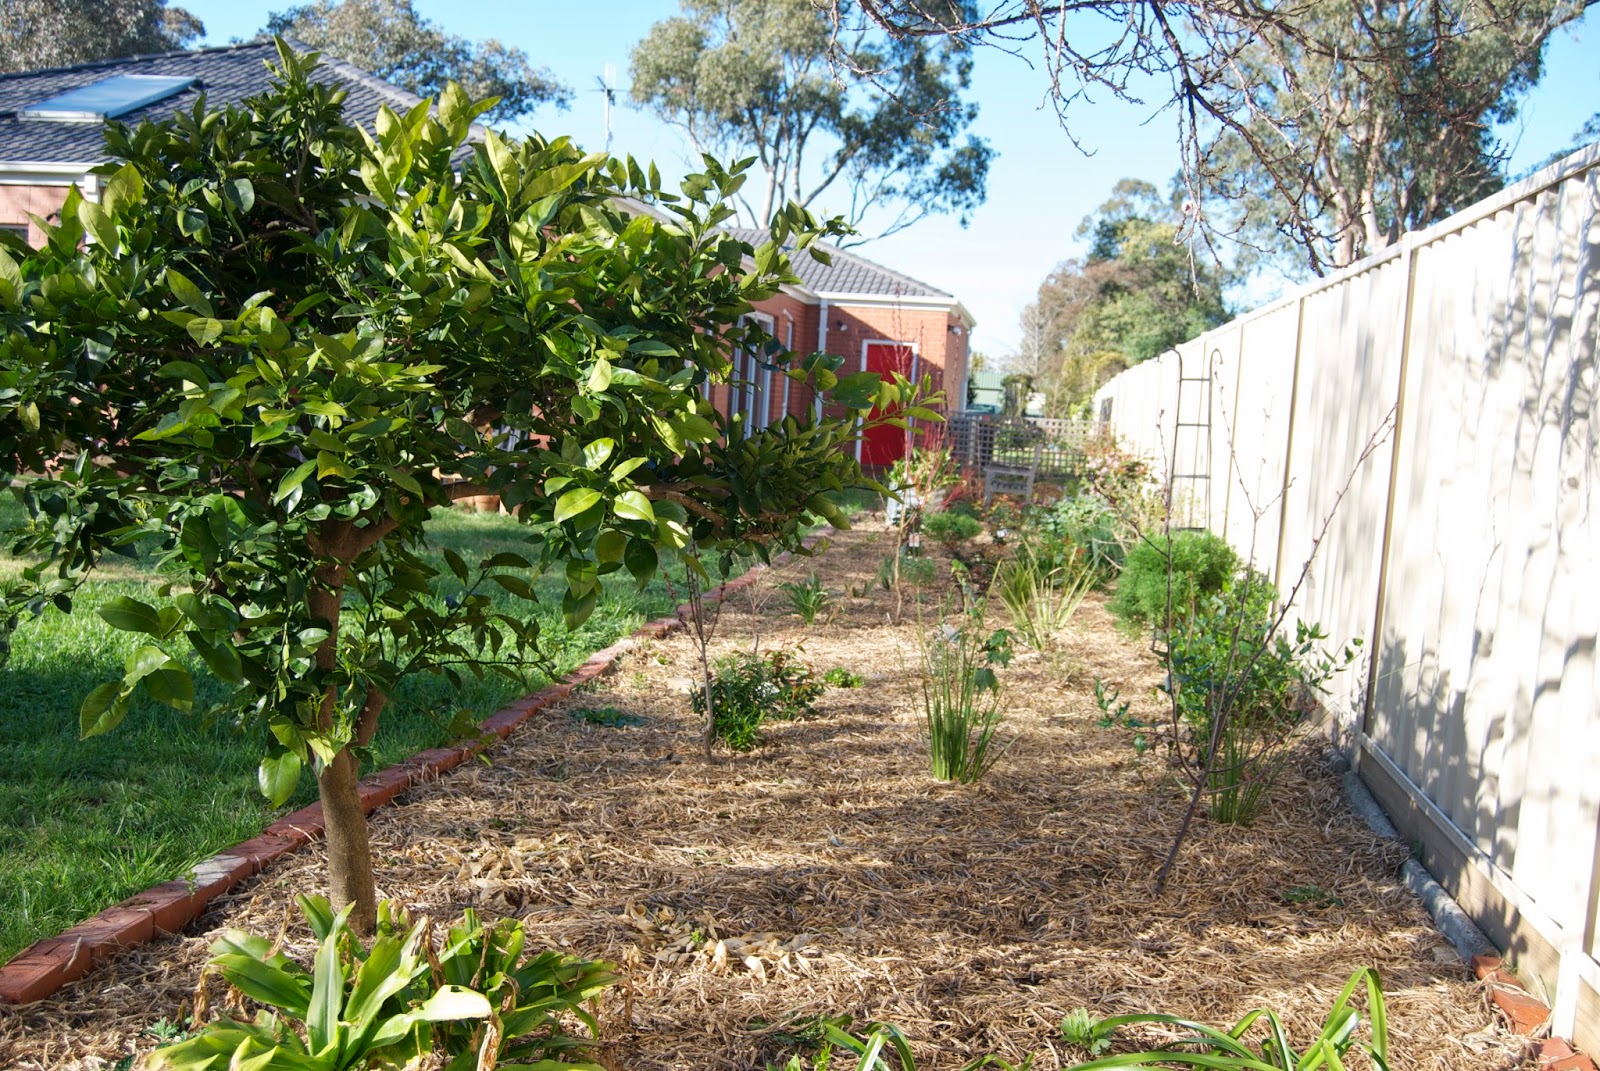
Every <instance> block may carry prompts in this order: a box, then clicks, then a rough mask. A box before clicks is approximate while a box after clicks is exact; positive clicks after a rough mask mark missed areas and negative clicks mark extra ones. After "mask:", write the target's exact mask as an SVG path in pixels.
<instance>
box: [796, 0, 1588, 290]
mask: <svg viewBox="0 0 1600 1071" xmlns="http://www.w3.org/2000/svg"><path fill="white" fill-rule="evenodd" d="M1594 2H1595V0H1504V2H1494V3H1491V2H1489V0H1380V2H1377V3H1357V2H1354V0H1290V2H1288V3H1270V4H1268V3H1256V2H1245V3H1238V2H1235V0H1198V2H1196V3H1190V4H1182V5H1173V4H1168V3H1163V2H1161V0H1131V2H1129V0H996V2H993V3H984V4H979V3H976V2H975V0H932V2H930V0H858V2H857V0H824V3H825V6H826V7H827V8H828V10H829V15H830V18H831V20H832V22H833V24H834V27H835V33H836V35H837V37H838V38H839V39H840V40H848V39H849V37H850V35H852V34H854V33H857V32H859V30H860V28H861V27H862V25H863V24H870V25H872V26H873V27H876V28H878V29H881V30H883V31H884V32H886V33H889V34H890V35H891V36H893V37H896V38H897V39H900V40H930V39H931V40H954V41H957V42H960V43H962V44H964V45H966V46H968V47H977V46H980V45H990V46H993V47H996V48H1000V49H1004V50H1005V51H1008V52H1012V53H1019V54H1024V55H1027V56H1028V58H1030V60H1031V61H1032V62H1033V63H1034V65H1035V66H1036V67H1038V68H1040V69H1041V71H1042V74H1043V77H1044V79H1045V81H1046V87H1047V94H1048V97H1049V99H1050V100H1051V101H1052V103H1053V104H1054V106H1055V108H1056V110H1057V113H1058V115H1059V116H1060V118H1061V121H1062V125H1063V126H1064V127H1065V129H1066V131H1067V133H1068V135H1069V136H1071V134H1072V130H1073V126H1072V124H1073V115H1074V109H1075V108H1076V107H1077V106H1078V105H1079V104H1080V102H1087V101H1089V100H1090V99H1103V98H1104V96H1105V95H1107V94H1109V95H1111V96H1114V97H1117V98H1120V99H1123V100H1125V101H1128V102H1131V103H1134V104H1141V105H1148V106H1150V107H1152V109H1158V108H1159V109H1164V110H1167V111H1169V112H1170V114H1171V115H1172V116H1173V117H1174V119H1175V120H1176V125H1177V130H1176V135H1177V139H1178V142H1179V144H1180V147H1181V149H1182V153H1183V173H1184V177H1185V181H1186V183H1187V187H1188V189H1187V196H1188V199H1189V200H1190V201H1191V202H1192V204H1193V205H1194V206H1195V207H1196V209H1197V210H1196V212H1195V213H1194V214H1193V216H1192V217H1191V222H1192V223H1195V224H1198V225H1199V226H1200V228H1201V229H1202V230H1203V231H1206V232H1207V233H1211V234H1215V233H1223V234H1238V235H1239V236H1241V237H1243V238H1245V239H1246V240H1251V241H1255V242H1256V243H1257V244H1262V245H1267V246H1268V247H1269V251H1278V250H1281V249H1283V248H1284V247H1285V246H1286V245H1288V246H1290V247H1292V248H1293V249H1294V250H1296V252H1297V254H1298V256H1299V257H1300V258H1301V259H1302V260H1303V262H1304V263H1306V264H1308V265H1309V266H1310V267H1311V269H1312V270H1314V271H1322V270H1325V269H1326V268H1327V267H1330V266H1334V265H1337V264H1341V263H1348V262H1349V260H1350V259H1352V258H1354V257H1358V256H1360V255H1362V253H1364V252H1370V251H1373V250H1374V249H1376V248H1377V247H1378V246H1381V245H1382V244H1385V243H1387V242H1389V241H1392V240H1393V239H1394V237H1395V236H1396V235H1397V234H1398V233H1399V232H1400V230H1402V229H1404V228H1406V227H1410V226H1415V225H1417V224H1418V223H1422V222H1427V221H1429V220H1430V219H1436V218H1438V217H1439V216H1440V215H1442V214H1444V213H1447V212H1448V211H1450V210H1451V209H1452V208H1454V207H1459V206H1460V205H1461V204H1462V203H1464V201H1465V200H1469V199H1471V198H1472V197H1474V196H1479V195H1481V194H1482V192H1484V191H1485V190H1486V189H1487V188H1492V186H1493V184H1495V183H1497V182H1499V181H1500V163H1501V160H1500V154H1499V151H1498V148H1497V147H1496V146H1495V145H1494V144H1493V142H1492V138H1491V136H1490V135H1491V131H1490V124H1491V123H1492V122H1493V121H1495V120H1497V119H1500V118H1504V117H1506V116H1508V115H1509V114H1510V113H1511V110H1512V109H1513V108H1514V106H1515V102H1516V100H1517V98H1518V97H1519V96H1520V94H1521V93H1522V92H1524V91H1525V90H1526V88H1527V87H1528V85H1530V84H1531V82H1532V80H1533V79H1534V78H1536V77H1537V74H1538V65H1539V58H1540V56H1541V55H1542V52H1543V48H1544V45H1545V43H1546V41H1547V40H1548V39H1549V37H1550V35H1551V33H1553V32H1554V31H1555V30H1556V29H1557V28H1559V27H1560V26H1562V25H1564V24H1566V23H1567V22H1570V21H1571V20H1573V19H1575V18H1577V17H1578V16H1579V15H1581V14H1582V13H1583V11H1584V10H1585V9H1587V8H1588V7H1589V6H1590V5H1591V4H1592V3H1594ZM843 51H844V49H843V47H841V53H842V52H843ZM1152 79H1154V80H1155V82H1156V83H1157V84H1158V85H1160V86H1161V87H1162V88H1161V90H1160V91H1159V92H1161V93H1163V94H1164V96H1165V99H1164V100H1162V99H1155V100H1152V99H1149V98H1148V97H1147V94H1148V93H1149V87H1150V84H1151V80H1152ZM1230 202H1231V203H1230Z"/></svg>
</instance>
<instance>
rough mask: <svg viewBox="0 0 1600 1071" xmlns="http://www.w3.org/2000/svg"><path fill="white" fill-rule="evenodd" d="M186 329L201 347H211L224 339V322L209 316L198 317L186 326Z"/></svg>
mask: <svg viewBox="0 0 1600 1071" xmlns="http://www.w3.org/2000/svg"><path fill="white" fill-rule="evenodd" d="M184 329H185V330H186V331H188V332H189V337H190V338H192V339H194V340H195V342H196V343H197V344H198V345H201V346H209V345H211V343H213V342H215V341H216V340H217V339H219V338H221V337H222V321H220V320H214V319H212V318H211V317H209V316H196V317H195V318H194V319H192V320H190V321H189V322H188V323H187V324H185V325H184Z"/></svg>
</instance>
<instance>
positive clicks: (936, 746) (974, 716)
mask: <svg viewBox="0 0 1600 1071" xmlns="http://www.w3.org/2000/svg"><path fill="white" fill-rule="evenodd" d="M1010 641H1011V635H1010V633H1009V632H1007V631H1006V630H1005V629H996V630H995V631H993V632H989V633H987V634H985V632H984V623H983V608H982V606H981V604H980V605H978V606H975V607H974V608H973V609H972V610H970V611H968V612H967V613H965V614H962V615H960V616H958V617H955V618H953V619H952V618H950V617H946V618H945V620H944V621H942V622H941V623H940V625H939V627H938V628H937V629H936V630H935V631H934V633H933V635H932V636H929V637H925V638H924V639H923V641H922V680H921V685H922V713H923V718H924V723H925V725H926V728H927V734H928V760H929V764H930V766H931V768H932V770H933V776H935V777H937V778H939V780H941V781H959V782H961V783H962V784H971V783H972V782H974V781H977V780H978V779H979V778H981V777H982V776H983V775H984V774H986V773H988V772H989V769H990V768H991V767H992V766H993V765H994V764H995V763H996V762H998V761H999V760H1000V756H1001V755H1003V754H1004V753H1005V751H1006V749H1007V748H1008V747H1010V744H1009V743H1006V744H1000V743H999V742H998V741H997V740H996V734H997V733H998V731H999V729H1000V722H1001V719H1002V718H1003V717H1004V711H1003V708H1002V705H1001V697H1000V678H999V677H998V676H997V675H996V674H995V667H996V666H1004V665H1005V664H1006V663H1008V662H1009V661H1010V660H1011V647H1010Z"/></svg>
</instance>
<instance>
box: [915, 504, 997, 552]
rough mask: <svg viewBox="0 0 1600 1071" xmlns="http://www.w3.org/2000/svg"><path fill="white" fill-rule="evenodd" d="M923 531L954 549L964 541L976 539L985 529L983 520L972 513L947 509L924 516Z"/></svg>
mask: <svg viewBox="0 0 1600 1071" xmlns="http://www.w3.org/2000/svg"><path fill="white" fill-rule="evenodd" d="M922 531H923V534H924V535H927V536H929V537H931V538H933V539H936V540H938V541H939V542H940V543H943V544H944V545H945V546H946V547H947V548H950V549H951V550H954V549H955V548H956V547H958V546H960V545H961V544H962V543H966V542H969V541H970V540H973V539H976V538H977V537H978V535H979V533H981V532H982V531H983V522H982V521H980V520H978V518H976V517H973V516H971V515H970V514H966V513H955V512H953V511H950V510H946V511H944V512H942V513H935V514H932V515H931V516H928V517H924V518H923V520H922Z"/></svg>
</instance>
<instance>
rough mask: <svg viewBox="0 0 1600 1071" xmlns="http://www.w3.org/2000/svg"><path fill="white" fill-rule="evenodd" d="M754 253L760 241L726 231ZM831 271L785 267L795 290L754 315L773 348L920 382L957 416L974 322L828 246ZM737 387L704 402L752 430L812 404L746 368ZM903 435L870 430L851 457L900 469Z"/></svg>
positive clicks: (948, 299) (934, 292)
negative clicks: (740, 417)
mask: <svg viewBox="0 0 1600 1071" xmlns="http://www.w3.org/2000/svg"><path fill="white" fill-rule="evenodd" d="M733 233H734V234H736V235H737V236H738V237H739V238H741V239H743V240H745V241H747V242H749V243H750V244H751V245H752V246H754V245H758V244H760V243H761V242H762V241H763V240H765V238H766V233H765V232H764V231H761V230H757V229H753V228H750V229H746V228H734V231H733ZM823 248H825V249H827V250H828V252H829V253H830V254H831V260H832V263H831V264H823V263H822V262H821V261H818V260H814V259H812V257H811V256H810V254H808V253H800V254H798V255H796V256H794V257H793V266H794V269H795V274H796V275H798V276H799V277H800V280H801V285H799V286H788V287H784V289H783V292H782V293H780V294H778V295H776V296H774V297H772V298H769V299H767V300H766V301H763V302H760V303H759V304H758V305H757V306H756V315H757V316H758V317H760V318H761V319H762V321H763V323H765V324H766V326H767V328H768V330H770V331H771V332H772V333H773V335H774V336H776V337H777V339H778V340H779V341H780V342H782V343H783V344H784V345H785V346H787V347H788V348H789V349H791V350H794V351H795V352H797V353H812V352H823V353H832V354H837V355H838V356H840V357H843V358H844V359H845V364H844V369H843V370H844V371H846V372H856V371H861V370H867V371H873V372H890V371H894V372H900V373H901V374H903V375H906V376H910V377H912V378H916V377H918V376H922V375H928V376H930V377H931V378H932V379H933V382H934V386H935V387H936V388H937V389H940V390H943V391H944V392H945V395H946V397H947V398H949V399H953V400H954V401H955V405H954V408H956V409H960V408H962V404H961V400H962V399H964V398H965V397H966V385H967V357H968V353H967V340H968V338H969V337H970V334H971V331H972V326H973V322H974V321H973V319H972V314H971V313H969V312H968V311H967V310H966V309H965V308H964V307H963V306H962V304H961V303H960V302H959V301H957V300H956V299H955V298H954V297H952V296H951V295H950V294H948V293H946V292H944V291H943V290H939V289H936V288H935V287H932V286H929V285H928V284H927V283H924V282H920V281H918V280H916V279H913V278H911V277H910V276H907V275H902V274H900V273H899V272H897V271H894V270H893V269H891V268H887V267H885V266H884V265H882V264H878V263H875V262H873V261H870V260H868V259H866V258H865V257H862V256H858V255H857V254H855V253H851V252H847V251H845V250H842V249H838V248H835V247H833V246H828V245H826V244H825V243H824V244H823ZM735 371H736V373H737V374H738V375H739V378H740V380H741V382H740V383H736V384H735V385H734V386H733V387H719V388H717V390H716V391H715V392H714V393H713V395H712V399H713V401H714V402H715V404H716V406H717V408H718V409H720V410H722V411H723V412H725V413H731V412H743V413H746V414H748V415H747V418H746V419H748V420H750V421H751V424H752V426H754V427H763V426H765V425H766V424H768V423H771V422H772V421H774V420H780V419H782V417H783V414H784V413H796V414H798V413H801V412H804V411H805V408H806V407H807V406H809V405H812V404H814V399H812V398H811V396H810V395H809V393H808V392H806V391H804V390H803V389H794V388H789V387H787V386H786V385H787V384H788V383H789V380H788V379H787V378H786V377H783V376H781V375H776V374H774V373H772V372H770V371H768V370H766V369H762V368H760V367H759V366H758V365H756V364H755V362H753V361H750V360H748V359H746V360H745V362H744V363H743V365H742V366H741V367H736V369H735ZM905 447H906V435H905V433H904V432H902V431H900V430H899V429H897V428H876V429H874V430H872V431H870V432H868V433H867V436H866V438H865V439H864V440H863V442H862V443H861V444H860V446H859V447H858V450H859V455H860V458H861V461H862V462H863V463H865V464H868V465H886V464H889V463H891V462H893V461H895V460H896V459H898V458H899V457H900V456H901V455H902V454H903V453H904V452H905Z"/></svg>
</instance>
